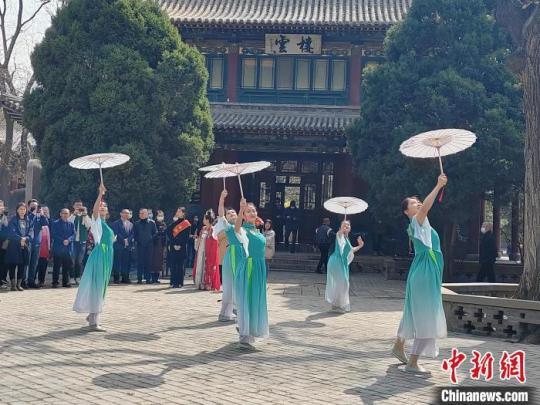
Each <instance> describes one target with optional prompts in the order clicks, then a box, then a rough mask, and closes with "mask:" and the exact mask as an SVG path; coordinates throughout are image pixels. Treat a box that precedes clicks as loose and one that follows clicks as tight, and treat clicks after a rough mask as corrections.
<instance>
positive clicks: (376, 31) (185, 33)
mask: <svg viewBox="0 0 540 405" xmlns="http://www.w3.org/2000/svg"><path fill="white" fill-rule="evenodd" d="M411 2H412V0H158V3H159V4H160V6H161V7H162V8H163V10H165V11H166V12H167V13H168V15H169V16H170V18H171V20H172V21H173V22H174V24H175V25H176V26H177V27H178V30H179V31H180V33H181V35H182V39H183V40H184V41H186V42H187V43H189V44H192V45H194V46H196V47H197V48H198V49H199V50H200V51H201V52H202V53H203V54H204V55H205V57H206V66H207V68H208V72H209V82H208V97H209V99H210V101H211V103H212V104H211V108H212V113H213V118H214V131H215V137H216V148H215V151H214V153H213V155H212V158H211V162H209V164H213V163H219V162H222V161H224V162H245V161H252V160H268V161H271V162H272V166H271V168H270V169H268V170H265V171H263V172H260V173H257V174H255V175H249V176H246V177H244V192H245V194H246V197H247V198H248V200H250V201H253V202H255V203H256V204H257V206H258V207H259V210H260V213H261V216H262V217H264V218H272V216H273V214H272V207H273V206H274V205H275V204H276V202H278V201H280V202H283V203H285V205H287V204H288V203H290V201H296V203H297V205H298V206H299V208H300V209H301V212H302V218H303V223H302V226H301V229H300V235H299V239H300V242H305V243H309V242H311V241H312V238H313V234H314V229H315V227H316V226H317V225H318V224H319V223H320V220H321V218H322V217H323V216H325V215H328V213H327V212H326V211H325V210H324V208H323V207H322V204H323V202H324V201H325V200H326V199H328V198H331V197H333V196H340V195H355V196H359V197H363V196H364V197H365V191H366V187H365V184H364V183H363V182H362V181H361V180H359V179H357V178H355V176H354V175H353V170H352V164H351V156H350V154H349V151H348V150H347V147H346V136H345V128H346V127H347V126H348V125H349V124H350V123H351V122H352V121H353V120H354V119H355V118H356V117H357V116H358V114H359V108H360V104H361V99H362V95H361V91H360V86H361V82H362V72H363V71H364V70H365V69H366V68H368V67H369V66H370V65H371V64H375V63H377V62H378V61H380V58H381V56H380V55H381V48H382V42H383V39H384V36H385V33H386V31H387V29H388V28H389V27H390V26H391V25H392V24H394V23H396V22H398V21H400V20H401V19H402V18H403V17H404V16H405V14H406V13H407V11H408V9H409V7H410V5H411ZM221 189H222V183H221V182H220V181H215V180H206V179H201V183H200V194H198V195H197V196H196V198H197V199H200V204H201V206H203V207H215V206H216V204H217V201H218V197H219V193H220V192H221ZM228 189H229V190H230V192H231V193H233V194H235V195H236V196H233V198H232V200H233V201H237V200H238V186H237V184H236V182H235V181H234V179H233V180H228Z"/></svg>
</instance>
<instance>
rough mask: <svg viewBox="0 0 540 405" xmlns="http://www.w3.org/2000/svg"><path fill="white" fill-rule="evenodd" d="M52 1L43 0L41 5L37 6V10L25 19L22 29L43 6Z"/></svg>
mask: <svg viewBox="0 0 540 405" xmlns="http://www.w3.org/2000/svg"><path fill="white" fill-rule="evenodd" d="M21 1H22V0H21ZM50 2H51V0H43V1H42V2H41V5H40V6H39V7H38V8H37V10H36V11H35V12H34V14H32V16H31V17H28V18H27V19H26V20H25V21H23V23H22V24H21V29H22V28H23V27H24V26H25V25H26V24H28V23H29V22H30V21H32V20H33V19H34V18H35V17H36V15H37V14H38V13H39V12H40V11H41V9H42V8H43V7H45V6H46V5H47V4H49V3H50Z"/></svg>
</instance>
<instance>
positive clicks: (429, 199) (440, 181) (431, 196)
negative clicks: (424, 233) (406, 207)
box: [416, 174, 448, 225]
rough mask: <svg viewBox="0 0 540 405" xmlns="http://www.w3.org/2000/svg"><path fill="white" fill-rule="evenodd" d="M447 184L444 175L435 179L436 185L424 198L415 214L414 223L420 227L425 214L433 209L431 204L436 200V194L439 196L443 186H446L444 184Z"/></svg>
mask: <svg viewBox="0 0 540 405" xmlns="http://www.w3.org/2000/svg"><path fill="white" fill-rule="evenodd" d="M447 182H448V179H447V177H446V174H441V175H440V176H439V178H438V179H437V185H436V186H435V187H434V188H433V190H431V193H429V194H428V196H427V197H426V198H425V200H424V203H423V204H422V206H421V207H420V209H419V210H418V213H417V214H416V221H418V223H419V224H420V225H423V224H424V220H425V219H426V217H427V214H428V213H429V210H430V209H431V207H433V203H434V202H435V199H436V198H437V194H439V191H441V189H442V188H444V186H446V183H447Z"/></svg>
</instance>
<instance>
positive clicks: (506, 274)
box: [383, 257, 523, 283]
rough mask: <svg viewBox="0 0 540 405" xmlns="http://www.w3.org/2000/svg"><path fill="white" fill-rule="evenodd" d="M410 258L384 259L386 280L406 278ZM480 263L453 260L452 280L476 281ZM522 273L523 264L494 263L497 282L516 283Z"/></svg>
mask: <svg viewBox="0 0 540 405" xmlns="http://www.w3.org/2000/svg"><path fill="white" fill-rule="evenodd" d="M411 262H412V259H411V258H407V257H393V258H388V257H387V258H385V259H384V266H383V267H384V274H385V276H386V279H387V280H406V279H407V274H408V272H409V267H410V265H411ZM479 271H480V264H479V263H478V262H474V261H466V260H455V261H454V267H453V269H452V280H453V281H455V282H463V283H469V282H476V276H477V274H478V272H479ZM521 273H523V265H522V264H518V263H514V262H508V261H498V262H497V263H495V281H496V282H498V283H517V282H519V279H520V278H521Z"/></svg>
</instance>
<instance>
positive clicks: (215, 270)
mask: <svg viewBox="0 0 540 405" xmlns="http://www.w3.org/2000/svg"><path fill="white" fill-rule="evenodd" d="M215 220H216V216H215V214H214V211H212V210H211V209H210V210H208V211H206V213H205V214H204V218H203V225H204V226H203V227H202V228H201V230H200V231H199V235H198V238H197V256H196V261H195V265H194V266H193V282H194V284H195V288H198V289H200V290H212V291H219V290H220V288H221V282H220V278H219V254H218V241H217V239H216V238H215V237H214V236H213V235H212V231H213V227H212V226H213V224H214V222H215Z"/></svg>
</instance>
